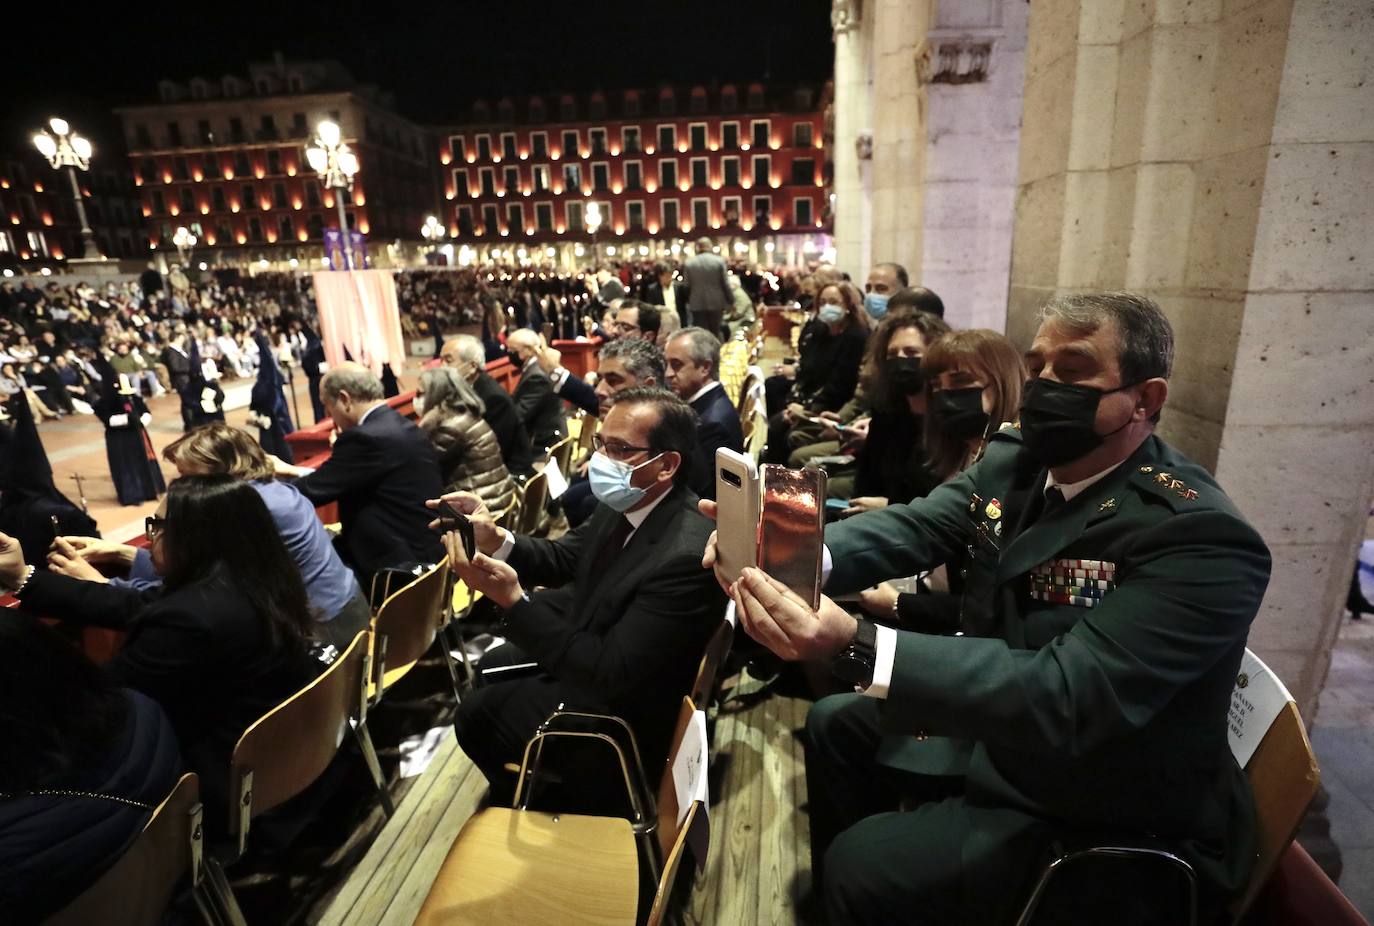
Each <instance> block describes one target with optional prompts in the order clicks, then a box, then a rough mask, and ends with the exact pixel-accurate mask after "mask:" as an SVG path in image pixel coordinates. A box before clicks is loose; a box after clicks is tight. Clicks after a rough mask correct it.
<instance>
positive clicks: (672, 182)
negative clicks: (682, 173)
mask: <svg viewBox="0 0 1374 926" xmlns="http://www.w3.org/2000/svg"><path fill="white" fill-rule="evenodd" d="M675 186H677V160H676V159H674V158H669V159H667V160H666V161H659V162H658V187H659V189H661V190H671V189H672V188H673V187H675Z"/></svg>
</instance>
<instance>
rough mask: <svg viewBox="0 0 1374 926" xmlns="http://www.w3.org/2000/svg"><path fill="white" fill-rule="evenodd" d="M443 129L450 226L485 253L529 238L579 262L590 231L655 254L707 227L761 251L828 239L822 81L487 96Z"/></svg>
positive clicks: (608, 242)
mask: <svg viewBox="0 0 1374 926" xmlns="http://www.w3.org/2000/svg"><path fill="white" fill-rule="evenodd" d="M436 132H438V133H439V134H441V138H440V141H439V152H438V159H439V163H440V165H441V167H442V169H443V172H444V175H443V185H444V196H445V199H446V209H445V212H444V218H445V220H446V223H447V225H448V228H449V234H450V236H451V238H452V240H453V242H454V244H455V246H458V247H459V248H463V247H464V246H466V247H467V248H471V249H473V250H475V252H476V254H477V255H480V256H486V254H488V253H489V252H490V251H491V250H493V249H495V250H501V251H506V250H511V249H518V248H519V247H521V244H522V243H524V244H526V245H528V244H538V245H539V246H540V247H541V248H544V249H545V251H546V253H547V252H548V249H549V248H551V247H553V248H556V250H555V251H554V253H558V252H559V251H563V250H564V249H567V248H574V249H576V254H577V256H579V257H580V256H582V254H583V253H585V246H586V245H587V244H589V243H591V242H592V241H593V240H595V243H596V246H597V248H598V251H599V252H600V249H602V248H605V249H607V250H608V251H610V252H611V253H615V252H617V251H618V252H619V253H621V254H624V253H627V251H626V248H629V249H630V251H629V252H628V253H631V254H634V253H638V254H648V253H656V252H658V251H660V250H663V249H665V248H667V247H668V246H669V245H671V244H673V243H679V244H680V243H681V241H683V240H690V239H694V238H696V237H699V236H702V235H706V236H709V237H712V238H714V239H717V240H718V241H721V242H723V243H724V242H729V243H730V244H731V245H732V246H733V249H734V250H735V251H736V252H737V253H741V254H742V253H744V252H745V251H748V252H750V253H751V255H752V256H753V257H754V258H755V259H760V258H761V253H760V252H765V251H766V252H774V253H775V252H783V253H788V252H790V253H793V254H801V253H802V252H803V251H814V252H818V251H820V250H822V249H823V248H824V246H825V245H826V244H828V242H829V230H830V227H829V208H828V195H827V184H828V180H829V178H828V166H827V161H828V157H827V151H826V149H825V147H824V140H823V136H822V109H821V88H820V87H815V86H789V87H765V85H763V84H759V83H754V84H744V85H735V84H724V85H720V86H716V87H711V88H707V87H703V86H697V87H689V88H681V87H669V86H664V87H660V88H657V89H652V90H625V91H618V92H615V93H601V92H597V93H593V94H590V95H584V96H574V95H571V94H563V95H557V96H535V97H530V98H521V99H519V100H515V99H509V98H507V99H502V100H500V101H498V102H497V103H496V104H495V105H494V106H493V105H492V104H490V103H489V102H487V101H478V102H477V103H475V104H474V105H473V107H472V111H471V118H470V119H469V120H468V121H466V122H463V123H461V124H455V125H450V126H447V127H445V128H443V129H438V130H436ZM592 203H596V204H597V211H598V212H599V214H600V226H599V227H598V228H597V229H596V230H595V237H594V236H593V232H592V230H591V229H590V228H589V227H588V213H589V211H590V206H591V204H592ZM550 256H551V255H550ZM565 256H567V255H565ZM598 256H600V254H599V253H598ZM777 256H778V258H779V259H780V258H781V257H782V253H778V254H777Z"/></svg>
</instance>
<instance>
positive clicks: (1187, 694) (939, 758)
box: [707, 293, 1270, 924]
mask: <svg viewBox="0 0 1374 926" xmlns="http://www.w3.org/2000/svg"><path fill="white" fill-rule="evenodd" d="M1172 359H1173V332H1172V329H1171V328H1170V326H1169V323H1168V321H1167V319H1166V318H1165V317H1164V315H1163V313H1162V312H1160V310H1159V308H1158V307H1157V306H1156V305H1155V304H1154V303H1153V302H1151V301H1149V300H1148V299H1145V298H1143V297H1140V296H1135V295H1131V294H1127V293H1100V294H1086V295H1074V296H1066V297H1063V298H1061V299H1058V300H1056V301H1055V302H1053V303H1051V304H1050V305H1049V306H1048V307H1046V309H1045V310H1044V313H1043V322H1042V324H1041V326H1040V329H1039V331H1038V332H1037V334H1036V337H1035V341H1034V344H1033V345H1032V347H1031V349H1030V351H1029V352H1028V354H1027V361H1028V365H1029V368H1030V371H1031V375H1032V377H1033V378H1032V380H1031V382H1030V383H1029V384H1028V387H1027V393H1026V398H1025V401H1024V403H1023V406H1022V414H1021V422H1020V427H1019V429H1017V428H1010V427H1008V428H1005V429H1004V430H1002V431H1001V432H1000V433H999V434H997V435H995V436H994V437H993V438H992V439H991V441H989V444H988V447H987V450H986V453H985V455H984V457H983V459H982V460H981V461H980V462H978V463H977V464H975V465H974V466H973V467H971V468H970V469H969V470H967V471H966V472H964V473H963V474H961V475H960V476H958V477H957V478H955V479H953V480H951V481H950V482H948V483H945V484H944V485H942V486H940V487H939V488H937V489H936V490H935V491H934V492H932V493H931V494H930V495H929V496H928V497H927V498H924V499H917V500H916V501H913V502H912V503H910V504H908V505H894V506H891V507H888V508H886V509H883V510H880V511H874V512H871V513H868V514H863V515H860V516H857V517H854V518H850V519H848V520H846V521H842V522H839V523H837V524H833V525H831V526H830V527H829V528H827V530H826V537H825V539H826V553H827V556H826V560H827V563H829V564H833V565H832V566H830V571H829V576H828V579H827V582H826V586H825V588H826V591H827V593H828V594H830V595H836V594H844V593H849V592H854V591H857V590H859V589H861V588H864V587H866V586H869V585H872V584H873V583H875V582H877V581H879V580H882V579H887V578H891V577H895V576H905V575H912V574H914V573H916V572H918V571H920V570H923V569H927V568H930V567H932V566H935V565H937V564H939V563H942V562H944V561H945V560H946V559H947V558H949V557H950V555H951V554H953V553H954V552H956V551H960V550H962V551H965V553H966V563H967V573H966V583H965V586H966V589H967V590H966V592H965V594H964V597H963V604H962V615H961V625H962V626H961V632H960V634H958V635H953V636H938V635H932V634H925V633H917V632H908V631H901V630H894V629H891V628H887V627H876V626H875V625H873V624H869V623H867V622H866V621H856V619H855V618H854V617H852V616H850V615H848V614H847V613H845V612H844V611H843V610H841V609H840V608H839V607H837V606H836V605H834V603H833V602H831V601H830V600H829V599H828V598H827V599H824V600H823V603H822V606H821V608H820V611H819V613H817V612H813V611H812V610H811V609H809V608H807V607H806V606H805V605H804V604H803V603H802V602H801V600H800V599H798V598H797V597H796V596H795V595H792V594H790V593H788V592H786V590H785V589H784V588H783V587H782V586H781V585H779V584H778V583H777V582H775V581H774V580H772V579H771V578H770V577H768V576H766V575H764V574H763V573H761V572H759V571H758V570H746V572H745V575H744V577H743V578H742V579H741V580H740V582H739V583H737V584H736V586H735V587H734V588H733V589H732V594H733V595H734V597H735V599H736V603H737V605H738V607H739V611H740V617H741V620H742V622H743V623H744V626H745V627H746V629H747V630H748V631H749V632H750V634H751V635H753V636H754V637H755V638H756V639H758V640H760V641H761V642H763V643H764V644H766V645H767V646H769V648H770V649H772V650H773V651H774V652H776V653H777V654H778V655H780V656H783V657H784V658H791V659H833V660H834V661H833V663H832V667H833V668H834V670H835V672H836V674H837V675H839V676H840V677H841V678H844V679H845V680H846V681H848V682H851V683H853V684H854V685H855V688H856V693H855V694H845V695H836V696H833V697H829V698H825V699H823V700H821V701H820V702H818V703H817V704H816V706H815V708H814V709H813V710H812V712H811V715H810V717H809V719H808V733H809V740H810V742H809V744H808V754H807V764H808V781H809V784H810V801H811V808H812V814H813V821H814V823H813V839H814V840H815V841H816V842H817V843H818V845H817V846H816V853H817V856H818V857H819V853H820V852H825V855H824V866H823V868H824V871H823V877H822V880H820V881H818V883H819V884H823V898H824V900H825V904H826V907H827V910H828V911H829V914H830V919H831V921H832V922H836V923H852V922H866V923H896V922H903V923H909V922H919V923H980V924H984V923H1001V922H1010V921H1012V920H1014V918H1015V916H1016V912H1017V910H1018V909H1019V908H1020V906H1021V905H1022V904H1023V903H1024V902H1025V900H1026V899H1027V897H1028V895H1029V892H1030V890H1031V888H1032V886H1033V884H1034V881H1035V879H1036V877H1037V876H1038V875H1039V873H1040V871H1041V869H1042V867H1043V865H1044V863H1045V861H1046V860H1047V856H1048V854H1049V853H1050V852H1051V851H1052V849H1053V848H1054V847H1055V846H1056V845H1060V844H1062V843H1064V842H1068V841H1070V840H1073V839H1074V838H1075V837H1076V836H1080V835H1084V834H1088V838H1090V839H1091V838H1093V837H1096V838H1099V839H1100V838H1102V837H1103V836H1104V835H1105V836H1106V838H1108V839H1112V838H1115V839H1130V838H1132V837H1136V838H1143V837H1149V838H1152V839H1153V840H1155V844H1156V845H1159V846H1161V847H1163V848H1167V849H1169V850H1171V851H1173V852H1175V853H1177V854H1178V855H1180V856H1181V857H1182V858H1184V859H1185V860H1186V861H1188V862H1189V863H1190V864H1191V865H1192V866H1193V868H1194V869H1195V870H1196V872H1197V877H1198V886H1199V892H1200V897H1201V902H1202V907H1203V914H1204V916H1203V918H1202V919H1200V922H1208V921H1209V920H1208V919H1207V918H1206V917H1208V916H1209V915H1211V914H1215V913H1216V912H1217V911H1219V910H1221V909H1222V907H1223V906H1224V905H1225V903H1226V902H1227V901H1229V900H1230V899H1232V898H1233V897H1234V896H1235V895H1236V894H1238V893H1239V892H1240V891H1241V889H1242V888H1243V887H1244V884H1245V879H1246V877H1247V875H1248V874H1249V871H1250V868H1251V866H1252V864H1253V861H1254V855H1255V840H1256V833H1255V819H1254V807H1253V800H1252V797H1251V794H1250V790H1249V787H1248V785H1247V782H1246V779H1245V777H1244V773H1243V772H1242V770H1241V769H1240V768H1239V767H1238V766H1237V764H1236V762H1235V760H1234V759H1233V757H1232V755H1231V752H1230V749H1229V747H1228V743H1227V734H1226V729H1227V728H1226V723H1227V708H1228V704H1229V699H1230V693H1231V690H1232V687H1233V685H1234V682H1235V678H1236V673H1237V671H1238V668H1239V664H1240V659H1241V655H1242V653H1243V651H1244V648H1245V640H1246V636H1247V633H1248V631H1249V627H1250V622H1251V620H1253V618H1254V616H1255V613H1256V611H1257V610H1258V608H1259V605H1260V600H1261V598H1262V597H1263V595H1264V589H1265V586H1266V585H1267V583H1268V579H1269V567H1270V560H1269V552H1268V550H1267V548H1266V547H1265V545H1264V542H1263V541H1262V540H1261V539H1260V537H1259V535H1258V534H1257V533H1256V532H1255V531H1254V529H1253V528H1251V527H1250V526H1249V525H1248V524H1247V523H1246V522H1245V521H1244V519H1243V518H1242V517H1241V516H1240V514H1239V513H1238V512H1237V511H1236V509H1235V508H1234V507H1233V506H1232V504H1231V502H1230V501H1229V500H1228V499H1227V498H1226V496H1225V495H1224V494H1223V492H1222V491H1221V489H1220V488H1219V487H1218V486H1217V484H1216V482H1215V481H1214V480H1213V479H1212V477H1211V475H1210V474H1209V473H1208V472H1207V471H1206V470H1205V469H1204V468H1203V467H1201V466H1199V465H1198V464H1196V463H1194V462H1192V461H1190V460H1188V459H1187V458H1185V457H1183V456H1182V455H1181V454H1179V453H1178V452H1177V451H1175V450H1174V449H1173V448H1171V447H1169V446H1168V445H1167V444H1165V443H1164V442H1163V441H1161V440H1160V439H1159V438H1157V437H1155V436H1154V434H1153V431H1154V426H1155V423H1156V422H1157V421H1158V418H1159V411H1160V408H1161V407H1162V406H1163V405H1164V402H1165V399H1166V397H1167V394H1168V377H1169V370H1170V365H1171V363H1172ZM713 553H714V551H713V550H710V551H708V555H707V563H708V565H709V564H710V563H711V562H712V561H713ZM927 736H928V737H929V738H930V739H929V741H926V740H923V739H921V738H922V737H927ZM961 741H962V745H961ZM927 742H929V745H930V749H928V750H927V753H928V754H925V755H923V747H924V746H926V743H927ZM911 771H917V772H921V773H922V776H921V777H914V776H911V775H910V774H909V773H910V772H911ZM932 772H938V773H940V774H943V775H944V776H946V777H945V778H944V779H943V783H942V785H941V786H940V787H937V788H931V787H930V784H931V778H930V777H929V776H930V774H931V773H932ZM903 773H906V775H905V777H904V774H903ZM951 783H952V785H951ZM913 794H915V795H917V796H918V798H924V799H925V801H924V803H920V804H919V805H917V806H916V807H915V808H914V809H912V810H910V811H907V812H896V811H895V808H896V807H897V806H898V803H899V799H900V798H901V797H902V796H906V797H907V798H908V804H909V803H910V798H911V797H912V795H913ZM950 795H953V796H950ZM827 830H828V831H829V832H827ZM830 837H833V842H831V843H830V845H829V849H828V851H826V849H825V842H826V841H827V840H828V839H829V838H830ZM1097 844H1101V843H1100V842H1099V843H1097Z"/></svg>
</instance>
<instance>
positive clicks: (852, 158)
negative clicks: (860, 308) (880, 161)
mask: <svg viewBox="0 0 1374 926" xmlns="http://www.w3.org/2000/svg"><path fill="white" fill-rule="evenodd" d="M863 2H866V3H867V4H868V5H870V6H871V5H872V4H873V3H874V2H876V0H834V2H833V6H832V7H831V11H830V23H831V26H832V27H833V29H834V35H835V102H834V112H835V139H834V151H833V158H834V190H835V263H836V265H837V266H839V267H842V268H844V269H846V270H849V272H850V273H860V272H866V271H860V270H857V269H851V268H856V267H867V266H868V253H869V242H870V233H871V230H870V219H869V190H868V184H867V176H866V174H867V164H866V163H865V162H862V161H861V160H860V157H859V151H858V149H857V147H856V145H857V143H858V140H859V136H860V134H861V133H862V132H864V131H867V130H868V126H869V120H870V112H871V110H870V106H869V63H868V55H867V50H866V48H865V36H864V33H865V31H869V32H871V26H872V17H871V14H870V16H869V23H868V25H869V27H870V28H869V29H868V30H865V29H864V28H863V27H862V20H861V16H862V13H863V10H862V9H861V6H860V4H861V3H863Z"/></svg>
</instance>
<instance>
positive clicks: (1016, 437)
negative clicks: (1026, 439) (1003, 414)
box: [988, 421, 1021, 444]
mask: <svg viewBox="0 0 1374 926" xmlns="http://www.w3.org/2000/svg"><path fill="white" fill-rule="evenodd" d="M988 440H990V441H992V440H1010V441H1016V442H1017V443H1018V444H1019V443H1020V442H1021V423H1020V422H1019V421H1004V422H1002V426H1001V427H999V428H998V429H997V430H996V431H993V432H992V435H991V436H990V437H989V438H988Z"/></svg>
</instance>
